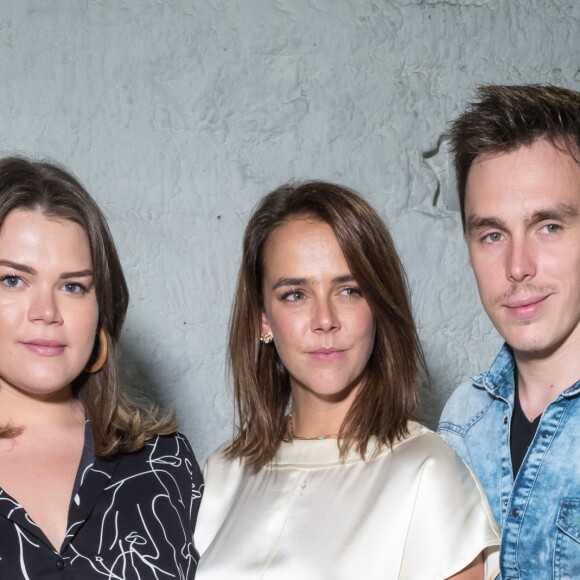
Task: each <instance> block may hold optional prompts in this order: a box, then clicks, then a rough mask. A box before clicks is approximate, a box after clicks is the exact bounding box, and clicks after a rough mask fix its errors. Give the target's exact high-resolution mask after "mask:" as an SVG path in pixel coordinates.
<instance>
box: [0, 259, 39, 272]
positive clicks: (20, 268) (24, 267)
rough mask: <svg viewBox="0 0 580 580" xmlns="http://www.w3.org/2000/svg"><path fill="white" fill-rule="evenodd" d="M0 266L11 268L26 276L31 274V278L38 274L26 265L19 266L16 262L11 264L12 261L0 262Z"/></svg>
mask: <svg viewBox="0 0 580 580" xmlns="http://www.w3.org/2000/svg"><path fill="white" fill-rule="evenodd" d="M0 266H6V267H7V268H13V269H14V270H18V271H20V272H25V273H26V274H32V275H33V276H36V274H38V272H37V271H36V270H35V269H34V268H31V267H30V266H27V265H26V264H19V263H18V262H13V261H12V260H0Z"/></svg>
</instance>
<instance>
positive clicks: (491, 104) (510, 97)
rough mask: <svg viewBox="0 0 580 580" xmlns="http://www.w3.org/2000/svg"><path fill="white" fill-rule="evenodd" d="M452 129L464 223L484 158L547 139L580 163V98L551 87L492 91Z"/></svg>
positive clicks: (486, 89) (481, 91) (483, 90)
mask: <svg viewBox="0 0 580 580" xmlns="http://www.w3.org/2000/svg"><path fill="white" fill-rule="evenodd" d="M477 97H478V99H477V100H476V101H474V102H471V103H469V105H468V108H467V110H466V111H465V113H463V114H462V115H461V116H460V117H458V118H457V119H456V120H455V121H454V122H453V123H452V125H451V146H452V151H453V155H454V164H455V174H456V179H457V191H458V192H459V206H460V208H461V221H462V223H463V229H464V230H465V187H466V184H467V176H468V174H469V170H470V168H471V164H472V163H473V160H474V159H475V158H476V157H477V156H478V155H481V154H483V153H501V152H508V151H513V150H514V149H517V148H518V147H521V146H526V145H528V146H529V145H531V144H532V143H534V142H535V141H537V140H538V139H545V140H547V141H549V142H550V143H552V144H553V145H554V146H555V147H556V148H558V149H560V150H562V149H563V150H564V151H566V152H568V153H570V154H571V155H572V156H573V158H574V159H576V160H577V161H578V153H579V152H580V93H578V92H576V91H572V90H569V89H563V88H561V87H554V86H550V85H514V86H506V85H487V86H482V87H479V88H478V89H477Z"/></svg>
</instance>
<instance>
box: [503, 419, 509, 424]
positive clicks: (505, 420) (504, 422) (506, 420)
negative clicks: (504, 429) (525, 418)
mask: <svg viewBox="0 0 580 580" xmlns="http://www.w3.org/2000/svg"><path fill="white" fill-rule="evenodd" d="M503 424H504V425H507V424H508V418H507V417H504V418H503Z"/></svg>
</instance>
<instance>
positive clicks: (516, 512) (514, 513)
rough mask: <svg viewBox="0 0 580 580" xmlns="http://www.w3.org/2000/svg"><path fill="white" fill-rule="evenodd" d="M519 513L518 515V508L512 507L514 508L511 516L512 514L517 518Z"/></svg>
mask: <svg viewBox="0 0 580 580" xmlns="http://www.w3.org/2000/svg"><path fill="white" fill-rule="evenodd" d="M519 515H520V510H519V509H518V508H514V509H513V510H512V516H513V517H514V518H517V517H518V516H519Z"/></svg>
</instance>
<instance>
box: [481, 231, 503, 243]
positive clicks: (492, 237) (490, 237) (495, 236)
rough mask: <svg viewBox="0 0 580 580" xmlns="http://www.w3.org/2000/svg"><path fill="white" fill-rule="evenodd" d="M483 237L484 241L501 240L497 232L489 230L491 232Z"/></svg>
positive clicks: (494, 241) (495, 241)
mask: <svg viewBox="0 0 580 580" xmlns="http://www.w3.org/2000/svg"><path fill="white" fill-rule="evenodd" d="M483 239H484V241H487V242H491V243H493V244H495V243H497V242H500V241H501V234H500V233H499V232H491V234H487V235H486V236H485V237H484V238H483Z"/></svg>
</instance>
